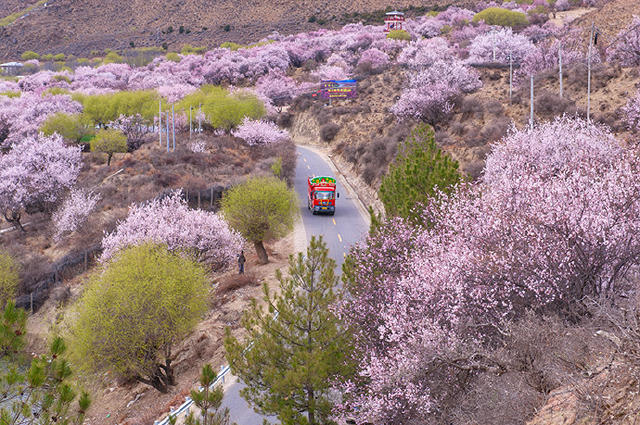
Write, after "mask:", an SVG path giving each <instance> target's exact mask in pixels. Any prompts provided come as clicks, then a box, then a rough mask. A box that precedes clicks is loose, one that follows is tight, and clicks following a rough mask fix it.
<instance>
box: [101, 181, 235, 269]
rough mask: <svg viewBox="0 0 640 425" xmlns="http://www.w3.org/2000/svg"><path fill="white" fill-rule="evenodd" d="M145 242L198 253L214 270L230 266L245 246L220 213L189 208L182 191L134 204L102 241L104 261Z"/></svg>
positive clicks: (174, 249) (173, 249) (102, 258)
mask: <svg viewBox="0 0 640 425" xmlns="http://www.w3.org/2000/svg"><path fill="white" fill-rule="evenodd" d="M144 242H154V243H162V244H165V245H167V248H168V249H169V250H171V251H183V252H188V253H191V254H194V255H196V256H198V258H200V259H201V260H203V261H206V262H208V263H209V264H210V265H211V266H212V267H213V268H214V269H216V270H217V269H221V268H225V267H228V266H229V265H230V264H232V263H233V262H234V261H235V260H236V257H237V255H238V254H239V253H240V250H241V249H242V244H243V239H242V237H241V236H240V235H239V234H238V233H237V232H235V231H234V230H232V229H231V228H229V226H228V224H227V222H226V221H224V219H222V218H221V217H220V216H218V215H217V214H214V213H212V212H208V211H203V210H193V209H190V208H189V206H188V205H187V203H186V202H185V200H184V199H182V197H181V195H180V193H179V192H174V193H172V194H170V195H169V196H166V197H164V198H162V199H154V200H152V201H149V202H147V203H145V204H140V205H134V206H132V207H131V209H130V210H129V216H128V217H127V218H126V219H125V220H124V221H123V222H121V223H119V224H118V226H117V227H116V230H115V231H114V232H112V233H110V234H108V235H106V236H105V237H104V239H103V240H102V247H103V249H104V250H103V252H102V256H101V257H100V259H101V261H107V260H108V259H109V258H111V257H112V256H113V255H114V254H115V253H116V252H117V251H118V250H120V249H122V248H125V247H127V246H131V245H140V244H142V243H144Z"/></svg>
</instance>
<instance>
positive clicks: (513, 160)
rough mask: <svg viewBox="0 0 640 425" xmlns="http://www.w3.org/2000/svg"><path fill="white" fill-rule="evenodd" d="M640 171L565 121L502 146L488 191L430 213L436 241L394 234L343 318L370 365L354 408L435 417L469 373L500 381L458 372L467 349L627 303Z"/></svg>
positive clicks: (352, 400) (605, 141) (638, 244)
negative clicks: (536, 319) (504, 328)
mask: <svg viewBox="0 0 640 425" xmlns="http://www.w3.org/2000/svg"><path fill="white" fill-rule="evenodd" d="M639 171H640V162H638V159H637V156H636V155H635V153H634V152H633V151H631V150H629V149H627V148H623V147H622V146H621V145H620V144H619V142H618V141H617V140H616V139H615V138H614V136H613V135H612V134H611V133H610V132H609V130H607V129H605V128H600V127H597V126H594V125H590V124H587V123H586V122H583V121H580V120H569V119H566V118H563V119H558V120H556V121H554V122H551V123H547V124H543V125H541V126H540V127H538V128H535V129H533V130H525V131H514V132H512V133H511V134H510V135H509V136H508V137H507V138H506V139H505V140H504V141H503V142H502V143H500V144H497V145H495V146H494V147H493V150H492V152H491V153H490V154H489V156H488V158H487V165H486V169H485V174H484V176H483V177H482V179H481V181H480V182H479V183H477V184H470V185H468V186H467V187H462V188H461V189H460V190H459V191H458V192H456V193H454V194H453V195H451V196H449V197H445V196H444V195H443V197H442V199H441V202H440V203H431V204H429V205H427V206H426V209H425V212H424V213H425V215H427V216H428V218H429V221H430V222H432V223H435V224H434V226H433V227H432V228H428V229H411V228H410V227H409V226H408V225H407V224H404V223H402V222H401V221H398V220H392V221H390V222H389V223H387V224H386V225H384V226H383V227H382V228H381V229H380V230H379V231H377V232H375V233H374V234H373V235H372V236H370V237H369V239H368V240H367V241H366V242H365V243H363V244H362V245H360V246H358V247H357V248H356V249H355V250H354V251H353V253H352V256H353V259H352V261H351V264H350V268H349V269H347V289H348V291H349V293H350V296H348V297H346V298H345V299H344V301H343V304H342V305H341V307H340V312H341V314H342V315H343V317H344V319H345V320H346V322H347V323H350V324H352V325H353V326H354V328H355V329H356V339H357V342H358V344H359V348H360V349H359V352H360V353H361V354H363V355H364V357H363V359H362V361H361V365H360V375H361V379H355V380H353V381H352V382H349V383H347V384H346V385H345V386H344V387H343V391H344V393H345V394H348V396H347V399H346V402H347V405H346V406H345V408H347V410H348V409H352V408H353V407H358V411H360V412H367V416H370V417H368V418H367V419H369V420H371V421H373V422H381V423H386V424H401V423H407V422H410V420H411V419H412V418H418V417H429V416H430V415H431V417H436V416H433V415H437V411H438V409H439V403H440V402H441V401H442V400H443V399H445V398H446V397H447V395H451V392H452V391H456V390H458V389H459V387H458V385H457V384H456V379H457V378H456V374H457V373H458V371H459V370H460V368H469V369H468V370H473V368H474V367H477V368H485V369H484V370H486V368H490V367H492V364H491V362H490V360H487V359H480V358H472V357H469V358H463V359H458V360H456V361H452V360H451V361H450V359H451V355H452V353H456V351H457V350H458V349H459V348H460V347H461V346H464V345H465V344H471V345H472V344H475V343H480V344H488V343H491V342H492V341H493V342H495V341H496V339H499V338H500V332H498V327H499V326H500V325H499V324H500V323H501V321H502V320H510V319H513V318H517V317H519V316H522V314H523V313H524V312H525V311H526V310H527V309H534V310H536V311H543V310H545V309H551V310H553V311H557V312H564V314H569V315H572V314H575V315H579V314H580V313H581V311H582V304H581V302H582V301H583V300H585V299H586V297H598V296H602V295H605V294H613V293H623V292H624V291H626V290H627V289H628V286H627V285H628V284H629V282H628V281H627V280H626V279H625V278H626V277H627V276H628V275H629V273H630V272H632V271H633V270H634V269H635V268H636V267H637V266H638V262H639V260H638V258H640V238H639V237H638V234H639V233H638V231H639V230H640V195H639V194H640V177H639V176H640V174H639ZM391 235H394V236H391ZM395 235H399V236H401V237H395ZM374 318H375V320H373V319H374ZM454 357H455V356H454ZM443 383H445V384H447V385H444V386H443V385H442V384H443Z"/></svg>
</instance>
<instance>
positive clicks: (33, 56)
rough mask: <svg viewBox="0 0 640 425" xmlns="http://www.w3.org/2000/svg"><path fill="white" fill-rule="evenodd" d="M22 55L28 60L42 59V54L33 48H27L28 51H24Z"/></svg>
mask: <svg viewBox="0 0 640 425" xmlns="http://www.w3.org/2000/svg"><path fill="white" fill-rule="evenodd" d="M20 57H21V58H22V60H24V61H28V60H32V59H40V55H39V54H37V53H36V52H33V51H31V50H27V51H26V52H24V53H22V55H21V56H20Z"/></svg>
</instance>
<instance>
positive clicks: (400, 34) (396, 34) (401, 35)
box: [387, 30, 411, 41]
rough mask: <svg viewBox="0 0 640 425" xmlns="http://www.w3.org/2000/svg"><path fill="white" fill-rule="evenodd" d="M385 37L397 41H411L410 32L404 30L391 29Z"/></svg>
mask: <svg viewBox="0 0 640 425" xmlns="http://www.w3.org/2000/svg"><path fill="white" fill-rule="evenodd" d="M387 38H389V39H391V40H399V41H411V34H409V33H408V32H407V31H405V30H391V31H389V33H388V34H387Z"/></svg>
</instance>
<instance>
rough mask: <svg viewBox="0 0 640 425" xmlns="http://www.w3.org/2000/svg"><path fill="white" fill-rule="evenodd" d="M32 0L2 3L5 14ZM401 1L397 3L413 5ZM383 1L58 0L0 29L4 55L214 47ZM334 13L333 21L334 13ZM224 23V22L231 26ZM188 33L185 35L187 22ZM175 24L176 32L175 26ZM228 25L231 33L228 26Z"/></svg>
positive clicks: (442, 2) (428, 0)
mask: <svg viewBox="0 0 640 425" xmlns="http://www.w3.org/2000/svg"><path fill="white" fill-rule="evenodd" d="M30 3H35V1H32V2H15V1H14V0H3V1H2V2H0V15H1V16H0V19H1V18H2V17H4V16H6V15H8V14H10V13H12V12H15V11H16V9H17V4H21V5H22V7H27V5H29V4H30ZM413 3H415V1H412V0H399V1H396V2H394V3H393V7H398V8H402V7H408V6H410V5H411V4H413ZM419 3H420V4H419V5H420V6H426V7H432V6H446V5H448V4H457V5H469V4H473V3H474V2H473V1H472V0H451V1H446V0H423V1H421V2H419ZM388 6H389V3H388V2H386V1H384V0H362V1H358V2H351V1H346V0H320V1H316V0H300V1H298V0H275V1H267V0H252V1H250V2H246V1H243V0H186V1H183V2H171V1H168V0H148V1H145V0H132V1H128V2H116V1H106V2H105V1H98V0H51V1H49V2H48V3H47V5H46V7H39V8H37V9H35V10H34V11H32V12H31V13H29V14H27V15H26V16H24V17H23V18H21V19H18V20H16V21H15V22H14V23H13V24H11V25H9V26H6V27H0V60H3V59H12V58H15V57H17V56H19V54H20V53H22V52H23V51H25V50H34V51H37V52H40V53H60V52H62V53H72V54H74V55H76V56H78V55H87V54H88V53H89V52H90V51H91V50H96V49H97V50H103V49H105V48H113V49H122V48H128V47H130V45H131V43H133V44H134V45H135V46H136V47H140V46H160V45H162V44H163V43H167V44H168V46H169V48H170V49H171V48H173V49H179V48H180V46H181V45H183V44H185V43H190V44H197V45H207V46H213V45H216V44H219V43H220V42H222V41H229V40H230V41H235V42H245V41H255V40H257V39H260V38H261V37H264V36H266V35H268V34H269V33H271V32H272V31H275V30H277V31H279V32H280V33H290V32H296V33H297V32H300V31H307V30H311V29H314V28H318V27H319V26H318V24H317V23H309V22H308V20H309V18H310V17H311V16H316V17H318V18H322V19H325V20H327V25H331V23H332V22H335V19H338V18H340V17H342V16H343V15H344V14H348V13H353V12H372V11H376V10H381V9H385V8H386V7H388ZM332 18H333V19H332ZM227 25H228V27H227V28H225V26H227ZM181 26H182V27H184V32H182V33H180V27H181ZM169 27H172V29H173V31H171V32H169ZM225 30H227V31H225Z"/></svg>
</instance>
